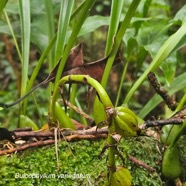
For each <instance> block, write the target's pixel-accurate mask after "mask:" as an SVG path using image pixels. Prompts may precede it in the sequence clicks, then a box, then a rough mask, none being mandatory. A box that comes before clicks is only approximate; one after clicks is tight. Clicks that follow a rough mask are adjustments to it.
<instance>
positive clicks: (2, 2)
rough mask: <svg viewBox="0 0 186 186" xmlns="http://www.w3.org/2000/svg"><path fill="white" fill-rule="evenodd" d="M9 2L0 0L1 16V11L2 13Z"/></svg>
mask: <svg viewBox="0 0 186 186" xmlns="http://www.w3.org/2000/svg"><path fill="white" fill-rule="evenodd" d="M7 2H8V0H1V1H0V16H1V13H2V11H3V9H4V7H5V6H6V3H7Z"/></svg>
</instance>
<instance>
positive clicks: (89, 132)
mask: <svg viewBox="0 0 186 186" xmlns="http://www.w3.org/2000/svg"><path fill="white" fill-rule="evenodd" d="M61 132H62V134H60V136H70V135H98V134H103V133H105V134H107V133H108V129H107V128H102V129H98V130H97V131H96V128H95V127H93V128H91V129H87V130H78V131H73V130H70V129H69V130H63V131H61ZM15 135H16V138H24V137H27V138H28V137H36V138H42V137H54V133H53V132H50V131H49V132H37V131H36V132H34V131H25V132H24V131H22V132H15Z"/></svg>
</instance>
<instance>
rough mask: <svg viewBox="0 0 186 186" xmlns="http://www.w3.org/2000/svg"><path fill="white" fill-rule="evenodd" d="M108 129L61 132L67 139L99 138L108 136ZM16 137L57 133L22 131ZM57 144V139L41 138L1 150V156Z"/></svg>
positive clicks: (48, 135)
mask: <svg viewBox="0 0 186 186" xmlns="http://www.w3.org/2000/svg"><path fill="white" fill-rule="evenodd" d="M107 133H108V130H107V128H103V129H99V130H98V131H97V132H96V128H95V127H93V128H91V129H88V130H82V131H71V130H65V131H62V132H61V133H60V136H62V138H61V140H64V139H65V140H66V141H72V140H78V139H99V138H106V137H107ZM15 135H16V138H29V137H35V138H49V137H52V138H54V136H55V134H54V132H33V131H25V132H24V131H21V132H15ZM50 144H55V139H47V140H39V141H37V142H33V143H27V144H23V145H22V146H18V147H15V148H12V149H7V150H0V156H1V155H5V154H11V153H14V152H19V151H23V150H26V149H28V148H32V147H41V146H45V145H50Z"/></svg>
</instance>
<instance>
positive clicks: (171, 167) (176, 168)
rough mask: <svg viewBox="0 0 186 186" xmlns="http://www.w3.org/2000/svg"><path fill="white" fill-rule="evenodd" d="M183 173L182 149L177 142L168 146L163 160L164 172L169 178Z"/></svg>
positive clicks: (174, 177)
mask: <svg viewBox="0 0 186 186" xmlns="http://www.w3.org/2000/svg"><path fill="white" fill-rule="evenodd" d="M181 173H182V166H181V162H180V151H179V148H178V146H177V144H175V145H174V146H172V147H168V148H167V149H166V150H165V152H164V156H163V161H162V174H163V175H164V176H165V177H166V178H169V179H172V180H174V179H176V178H178V177H179V176H180V175H181Z"/></svg>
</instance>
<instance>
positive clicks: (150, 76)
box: [148, 72, 177, 111]
mask: <svg viewBox="0 0 186 186" xmlns="http://www.w3.org/2000/svg"><path fill="white" fill-rule="evenodd" d="M148 80H149V82H150V84H151V85H152V87H153V88H154V90H155V91H156V92H157V93H158V94H159V95H160V96H161V97H162V99H163V100H164V101H165V103H166V104H167V106H168V107H169V108H170V109H171V110H172V111H174V110H175V109H176V107H177V103H176V101H175V100H174V99H173V98H172V97H170V96H169V94H168V92H167V90H166V89H165V88H163V87H162V85H161V84H160V83H159V82H158V80H157V78H156V76H155V74H154V73H152V72H150V73H149V74H148Z"/></svg>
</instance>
